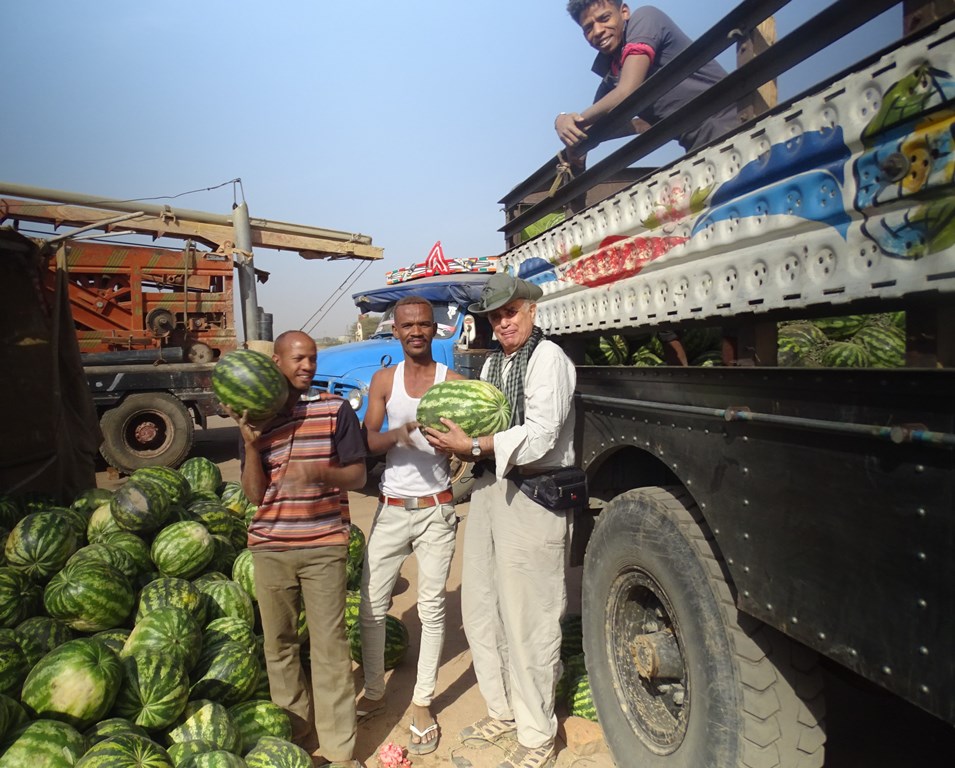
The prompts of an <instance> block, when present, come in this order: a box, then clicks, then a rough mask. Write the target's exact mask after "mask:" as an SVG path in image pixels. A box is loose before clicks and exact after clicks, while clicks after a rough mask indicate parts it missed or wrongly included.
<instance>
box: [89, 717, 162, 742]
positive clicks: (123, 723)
mask: <svg viewBox="0 0 955 768" xmlns="http://www.w3.org/2000/svg"><path fill="white" fill-rule="evenodd" d="M83 735H84V736H85V737H86V739H87V741H89V743H90V745H93V744H98V743H99V742H101V741H104V740H105V739H109V738H112V737H113V736H143V737H145V738H149V734H148V733H146V729H145V728H142V727H140V726H138V725H136V724H135V723H133V722H131V721H130V720H127V719H126V718H125V717H108V718H106V719H105V720H100V721H99V722H98V723H94V724H93V725H91V726H90V727H89V728H87V729H86V730H85V731H83Z"/></svg>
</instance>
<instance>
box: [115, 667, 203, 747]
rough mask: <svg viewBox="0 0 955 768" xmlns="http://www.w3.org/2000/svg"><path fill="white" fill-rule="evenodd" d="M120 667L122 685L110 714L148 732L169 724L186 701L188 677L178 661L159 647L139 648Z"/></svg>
mask: <svg viewBox="0 0 955 768" xmlns="http://www.w3.org/2000/svg"><path fill="white" fill-rule="evenodd" d="M121 664H122V668H123V681H122V682H123V684H122V687H121V688H120V690H119V693H118V695H117V696H116V703H115V704H114V705H113V710H112V711H113V714H114V715H117V716H119V717H125V718H128V719H130V720H132V721H133V722H134V723H136V725H141V726H142V727H143V728H146V729H148V730H156V729H159V728H166V727H168V726H170V725H172V724H173V722H175V721H176V719H177V718H178V717H179V716H180V715H181V714H182V713H183V711H184V710H185V709H186V704H187V703H188V701H189V677H188V675H187V673H186V668H185V666H183V663H182V660H181V658H180V657H179V656H177V655H176V654H174V653H167V652H165V651H164V650H163V649H160V648H140V649H139V650H138V651H137V652H136V653H135V654H129V655H127V656H125V657H124V658H123V659H122V660H121Z"/></svg>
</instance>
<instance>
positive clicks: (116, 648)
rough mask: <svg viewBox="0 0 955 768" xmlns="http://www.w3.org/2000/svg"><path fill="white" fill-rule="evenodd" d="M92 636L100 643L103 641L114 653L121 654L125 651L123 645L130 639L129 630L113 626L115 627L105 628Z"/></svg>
mask: <svg viewBox="0 0 955 768" xmlns="http://www.w3.org/2000/svg"><path fill="white" fill-rule="evenodd" d="M92 638H93V639H94V640H96V642H98V643H102V644H103V645H104V646H106V647H107V648H109V649H110V650H111V651H112V652H113V653H115V654H116V655H117V656H119V655H120V654H121V653H122V652H123V646H124V645H126V641H127V640H128V639H129V630H128V629H123V628H122V627H113V629H104V630H102V631H101V632H96V633H95V634H93V635H92Z"/></svg>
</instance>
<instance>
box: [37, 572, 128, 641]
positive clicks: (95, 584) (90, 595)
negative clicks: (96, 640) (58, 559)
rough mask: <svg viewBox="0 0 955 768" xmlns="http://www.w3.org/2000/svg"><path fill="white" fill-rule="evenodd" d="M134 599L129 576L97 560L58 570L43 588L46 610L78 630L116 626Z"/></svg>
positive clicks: (124, 616)
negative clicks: (44, 588)
mask: <svg viewBox="0 0 955 768" xmlns="http://www.w3.org/2000/svg"><path fill="white" fill-rule="evenodd" d="M134 602H135V598H134V596H133V588H132V585H131V584H130V583H129V580H128V579H127V578H126V577H125V576H123V574H122V573H120V572H119V571H117V570H116V569H115V568H113V567H112V566H111V565H109V564H108V563H103V562H99V561H97V560H87V561H84V562H81V563H75V564H73V565H69V566H67V567H65V568H64V569H63V570H62V571H58V572H57V574H56V575H55V576H54V577H53V578H52V579H50V583H49V584H47V586H46V590H44V592H43V605H44V607H45V608H46V612H47V613H48V614H49V615H50V616H52V617H53V618H54V619H60V620H61V621H65V622H66V623H67V624H69V625H70V626H71V627H72V628H73V629H77V630H79V631H80V632H98V631H99V630H103V629H110V628H111V627H118V626H119V625H120V624H122V623H123V622H124V621H125V620H126V617H127V616H129V612H130V611H131V610H132V608H133V604H134Z"/></svg>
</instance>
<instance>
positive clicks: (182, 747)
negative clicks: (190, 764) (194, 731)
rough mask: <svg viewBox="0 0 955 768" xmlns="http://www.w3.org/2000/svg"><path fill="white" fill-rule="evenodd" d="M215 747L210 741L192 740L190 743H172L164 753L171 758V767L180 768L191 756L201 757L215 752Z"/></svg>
mask: <svg viewBox="0 0 955 768" xmlns="http://www.w3.org/2000/svg"><path fill="white" fill-rule="evenodd" d="M216 749H217V747H216V745H215V744H213V743H212V742H211V741H205V740H203V739H193V740H192V741H179V742H174V743H173V744H171V745H170V746H169V749H167V750H166V751H167V752H168V753H169V757H170V758H172V762H173V765H175V766H176V768H182V766H184V765H185V764H186V762H187V761H188V760H189V758H191V757H192V756H193V755H203V754H205V753H207V752H215V751H216Z"/></svg>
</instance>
